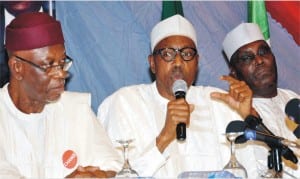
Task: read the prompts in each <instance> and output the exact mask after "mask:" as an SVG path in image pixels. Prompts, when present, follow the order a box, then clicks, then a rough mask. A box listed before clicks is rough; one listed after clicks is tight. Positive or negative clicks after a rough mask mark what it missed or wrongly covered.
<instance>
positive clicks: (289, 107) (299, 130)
mask: <svg viewBox="0 0 300 179" xmlns="http://www.w3.org/2000/svg"><path fill="white" fill-rule="evenodd" d="M285 114H286V115H287V116H288V118H289V119H290V120H292V121H294V122H295V123H296V124H298V126H297V127H296V129H295V130H294V131H293V133H294V135H295V136H296V137H297V138H298V139H299V138H300V125H299V124H300V99H297V98H294V99H291V100H290V101H289V102H288V103H287V104H286V106H285Z"/></svg>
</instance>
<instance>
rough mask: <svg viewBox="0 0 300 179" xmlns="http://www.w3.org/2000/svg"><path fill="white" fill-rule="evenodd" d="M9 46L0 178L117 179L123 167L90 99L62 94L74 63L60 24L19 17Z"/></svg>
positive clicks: (0, 92) (9, 31)
mask: <svg viewBox="0 0 300 179" xmlns="http://www.w3.org/2000/svg"><path fill="white" fill-rule="evenodd" d="M5 40H6V42H5V45H6V49H7V52H8V56H9V61H8V64H9V69H10V81H9V83H7V84H6V85H5V86H4V87H3V88H2V89H0V99H1V100H0V178H6V177H26V178H27V177H29V178H32V177H33V178H63V177H113V176H114V175H115V172H114V171H118V170H119V169H120V168H121V162H120V160H119V156H118V155H117V154H116V152H115V151H114V150H113V148H112V144H111V143H110V140H109V139H108V137H107V135H106V133H105V131H104V129H103V127H102V126H101V125H99V123H98V122H97V120H96V117H95V115H94V113H93V112H92V110H91V108H90V95H89V94H83V93H74V92H64V85H65V80H66V78H67V77H68V71H67V70H68V68H69V67H70V66H71V64H72V59H71V58H70V57H68V56H67V55H66V50H65V47H64V37H63V33H62V29H61V25H60V22H58V21H56V20H55V19H53V18H52V17H51V16H49V15H48V14H45V13H38V12H35V13H25V14H21V15H19V16H17V17H16V18H15V19H14V20H13V21H12V22H11V23H10V24H9V25H8V26H7V28H6V39H5Z"/></svg>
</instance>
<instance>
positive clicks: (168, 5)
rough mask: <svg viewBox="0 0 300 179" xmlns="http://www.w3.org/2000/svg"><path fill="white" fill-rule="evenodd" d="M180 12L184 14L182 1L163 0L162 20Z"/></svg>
mask: <svg viewBox="0 0 300 179" xmlns="http://www.w3.org/2000/svg"><path fill="white" fill-rule="evenodd" d="M176 14H180V15H182V16H184V14H183V9H182V4H181V1H163V2H162V14H161V20H164V19H166V18H168V17H171V16H173V15H176Z"/></svg>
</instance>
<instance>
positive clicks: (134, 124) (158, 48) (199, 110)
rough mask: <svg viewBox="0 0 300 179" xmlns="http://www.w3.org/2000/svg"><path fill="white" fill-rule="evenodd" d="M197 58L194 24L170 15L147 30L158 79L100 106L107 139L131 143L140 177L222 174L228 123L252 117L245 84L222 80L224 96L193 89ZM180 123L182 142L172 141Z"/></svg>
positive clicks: (132, 161) (219, 92)
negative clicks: (181, 86)
mask: <svg viewBox="0 0 300 179" xmlns="http://www.w3.org/2000/svg"><path fill="white" fill-rule="evenodd" d="M198 60H199V54H198V52H197V38H196V32H195V29H194V27H193V25H192V24H191V23H190V22H189V21H188V20H187V19H186V18H184V17H182V16H181V15H174V16H172V17H169V18H167V19H165V20H163V21H161V22H159V23H158V24H157V25H156V26H155V27H154V28H153V29H152V32H151V54H150V55H149V57H148V61H149V64H150V69H151V71H152V73H153V74H154V75H155V77H156V80H155V81H154V82H153V83H152V84H140V85H133V86H129V87H124V88H121V89H120V90H118V91H117V92H115V93H114V94H112V95H111V96H109V97H108V98H106V99H105V100H104V101H103V103H102V104H101V105H100V106H99V108H98V119H99V120H100V121H101V122H102V124H103V125H104V127H105V128H106V130H107V132H108V135H109V136H110V138H111V140H114V141H115V140H118V139H133V140H134V141H133V142H132V144H131V145H130V150H129V153H128V158H129V162H130V164H131V167H132V168H133V169H134V170H135V171H137V173H138V174H139V176H155V177H159V178H160V177H172V178H175V177H177V176H178V175H179V174H180V173H182V172H184V171H213V170H222V168H223V167H224V166H225V164H226V163H227V162H228V160H229V154H230V151H229V145H226V137H225V135H224V133H225V128H226V126H227V124H228V123H229V122H230V120H235V119H241V117H243V118H244V117H246V116H247V115H248V114H250V113H253V111H252V110H251V98H252V92H251V90H250V88H249V87H248V86H247V85H245V83H244V82H240V81H238V80H235V79H234V78H232V77H229V76H224V77H222V79H223V80H225V81H228V82H229V84H230V86H231V87H230V92H229V93H228V94H227V93H226V92H225V91H222V90H220V89H217V88H213V87H203V86H193V85H192V84H193V83H194V82H195V78H196V75H197V72H198ZM178 80H184V81H185V82H186V83H187V85H186V86H187V90H186V95H185V99H184V98H181V99H176V97H175V96H174V94H173V91H172V87H173V84H174V82H175V81H178ZM212 92H214V93H212ZM211 93H212V94H211ZM211 97H213V98H215V99H219V100H222V101H224V102H225V103H227V104H228V105H227V104H224V103H223V102H219V101H214V100H211ZM231 108H233V109H234V110H232V109H231ZM179 123H184V124H186V139H185V140H183V141H180V140H176V127H177V125H178V124H179ZM227 144H228V143H227ZM115 145H116V148H117V147H119V144H117V143H116V144H115ZM119 151H120V153H121V150H119ZM248 157H249V156H247V157H245V158H244V160H243V161H247V160H249V158H248ZM250 161H251V159H250ZM247 167H248V166H247ZM249 170H250V171H251V166H249Z"/></svg>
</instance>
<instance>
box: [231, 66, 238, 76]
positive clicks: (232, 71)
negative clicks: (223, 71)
mask: <svg viewBox="0 0 300 179" xmlns="http://www.w3.org/2000/svg"><path fill="white" fill-rule="evenodd" d="M229 76H232V77H233V78H235V79H238V76H237V74H236V70H235V69H234V68H233V67H230V72H229Z"/></svg>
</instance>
